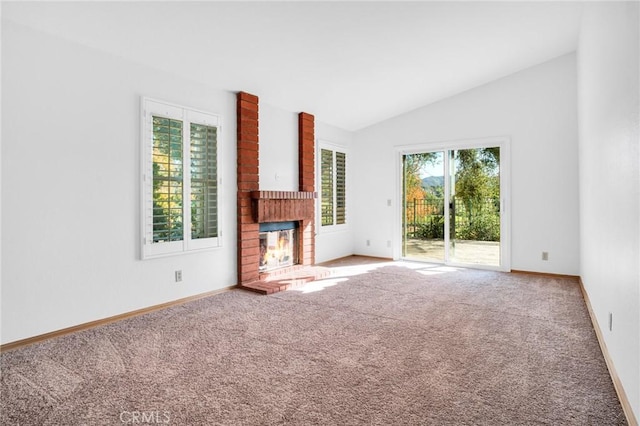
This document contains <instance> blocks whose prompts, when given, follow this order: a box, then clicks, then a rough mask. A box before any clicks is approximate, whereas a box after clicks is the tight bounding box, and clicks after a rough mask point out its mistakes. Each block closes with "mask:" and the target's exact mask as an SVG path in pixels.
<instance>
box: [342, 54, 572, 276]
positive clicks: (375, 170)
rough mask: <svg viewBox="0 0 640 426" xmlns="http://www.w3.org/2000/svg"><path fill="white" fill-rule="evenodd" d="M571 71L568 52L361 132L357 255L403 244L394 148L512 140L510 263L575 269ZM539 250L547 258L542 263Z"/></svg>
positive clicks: (357, 141)
mask: <svg viewBox="0 0 640 426" xmlns="http://www.w3.org/2000/svg"><path fill="white" fill-rule="evenodd" d="M575 67H576V64H575V55H573V54H571V55H566V56H562V57H560V58H557V59H555V60H552V61H549V62H547V63H544V64H541V65H539V66H536V67H533V68H529V69H527V70H524V71H521V72H519V73H516V74H513V75H511V76H508V77H505V78H502V79H500V80H497V81H495V82H492V83H489V84H487V85H484V86H481V87H478V88H476V89H473V90H470V91H467V92H464V93H462V94H460V95H457V96H454V97H452V98H448V99H446V100H443V101H441V102H437V103H434V104H431V105H428V106H425V107H423V108H420V109H418V110H415V111H413V112H410V113H407V114H404V115H402V116H399V117H396V118H393V119H390V120H387V121H384V122H382V123H379V124H376V125H374V126H371V127H369V128H367V129H364V130H361V131H359V132H357V133H356V137H355V144H354V150H353V151H354V153H353V157H354V158H355V159H356V164H355V167H354V168H355V171H354V175H355V179H354V183H353V186H354V189H353V191H354V193H355V194H357V197H358V202H357V204H356V206H355V216H356V217H357V221H356V227H355V230H354V232H355V234H354V237H355V242H354V245H355V252H356V253H358V254H365V255H373V256H383V257H392V256H393V249H392V248H389V247H388V241H392V244H396V243H397V242H396V241H395V240H394V238H396V234H397V232H394V226H396V225H395V224H394V218H395V215H394V213H395V211H394V209H397V208H399V207H397V206H398V205H399V203H400V200H399V195H400V194H398V193H397V191H396V173H397V172H396V164H395V158H396V157H395V155H394V148H395V147H397V146H400V145H408V144H425V143H438V142H445V141H455V140H468V139H475V138H487V137H495V136H508V137H509V138H510V139H511V161H512V162H511V178H512V179H511V208H512V209H511V212H512V216H511V218H512V222H511V225H512V227H511V230H512V239H511V242H512V256H511V267H512V268H513V269H519V270H528V271H539V272H549V273H560V274H572V275H577V274H578V271H579V254H578V163H577V117H576V68H575ZM388 200H392V203H391V204H392V206H391V207H389V206H388V205H387V204H388ZM366 240H370V241H371V244H370V246H366V244H365V242H366ZM542 251H548V252H549V257H550V258H549V261H542V260H541V252H542Z"/></svg>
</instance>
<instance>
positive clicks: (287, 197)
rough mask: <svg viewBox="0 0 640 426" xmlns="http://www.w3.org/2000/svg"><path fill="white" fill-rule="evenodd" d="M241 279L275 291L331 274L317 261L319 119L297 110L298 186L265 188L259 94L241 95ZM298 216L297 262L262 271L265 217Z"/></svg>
mask: <svg viewBox="0 0 640 426" xmlns="http://www.w3.org/2000/svg"><path fill="white" fill-rule="evenodd" d="M237 101H238V103H237V120H238V127H237V132H238V147H237V150H238V161H237V177H238V199H237V202H238V285H239V286H240V287H242V288H246V289H248V290H253V291H258V292H260V293H263V294H270V293H274V292H276V291H282V290H286V289H287V288H291V287H292V286H295V285H299V284H303V283H306V282H309V281H313V280H315V279H318V278H321V277H326V276H328V270H327V269H326V268H322V267H316V266H313V265H314V263H315V213H314V211H315V210H314V207H315V201H314V200H315V198H316V193H315V192H314V189H315V134H314V132H315V130H314V128H315V123H314V117H313V115H311V114H307V113H304V112H302V113H300V114H299V115H298V173H299V174H298V176H299V177H298V189H299V190H298V191H269V190H267V191H264V190H260V177H259V176H260V175H259V170H260V155H259V152H260V143H259V132H258V128H259V126H258V123H259V121H258V120H259V100H258V97H257V96H255V95H252V94H249V93H245V92H240V93H238V95H237ZM284 221H297V222H298V225H299V226H298V237H297V238H298V250H297V251H298V263H299V264H298V265H294V266H292V267H288V268H282V269H278V270H275V271H270V272H265V273H260V272H259V265H260V247H259V244H260V243H259V232H260V231H259V229H260V223H267V222H284Z"/></svg>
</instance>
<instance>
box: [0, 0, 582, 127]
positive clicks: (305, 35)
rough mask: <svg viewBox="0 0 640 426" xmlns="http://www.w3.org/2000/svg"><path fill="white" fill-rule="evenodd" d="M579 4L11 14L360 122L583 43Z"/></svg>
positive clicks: (119, 8)
mask: <svg viewBox="0 0 640 426" xmlns="http://www.w3.org/2000/svg"><path fill="white" fill-rule="evenodd" d="M581 11H582V4H581V3H577V2H563V1H558V2H505V1H503V2H478V1H472V2H455V1H453V2H426V1H413V2H365V1H356V2H307V1H301V2H293V1H288V2H259V3H258V2H241V1H234V2H216V1H209V2H193V3H192V2H182V1H180V2H149V1H144V2H65V3H55V2H23V3H19V2H16V3H12V2H4V3H3V5H2V15H3V19H9V20H11V21H14V22H17V23H20V24H23V25H26V26H29V27H32V28H35V29H38V30H40V31H44V32H47V33H50V34H53V35H56V36H60V37H62V38H65V39H69V40H73V41H74V42H77V43H80V44H83V45H86V46H90V47H92V48H95V49H99V50H102V51H105V52H109V53H111V54H114V55H117V56H120V57H124V58H126V59H129V60H132V61H136V62H139V63H142V64H145V65H149V66H152V67H154V68H157V69H160V70H164V71H167V72H171V73H175V74H177V75H181V76H183V77H185V78H188V79H192V80H196V81H200V82H202V83H204V84H207V85H209V86H211V87H215V88H219V89H223V90H230V91H239V90H244V91H248V92H251V93H255V94H257V95H258V96H260V98H261V100H262V101H263V102H267V103H269V104H271V105H274V106H277V107H280V108H283V109H285V110H289V111H307V112H310V113H312V114H314V115H315V116H316V118H317V119H318V120H320V121H323V122H325V123H328V124H332V125H335V126H337V127H341V128H344V129H347V130H358V129H361V128H363V127H366V126H369V125H371V124H374V123H376V122H379V121H382V120H385V119H387V118H390V117H393V116H396V115H399V114H402V113H404V112H407V111H410V110H412V109H415V108H418V107H420V106H423V105H426V104H429V103H432V102H435V101H438V100H441V99H443V98H446V97H449V96H452V95H455V94H457V93H460V92H463V91H465V90H468V89H471V88H473V87H476V86H478V85H481V84H484V83H487V82H490V81H492V80H495V79H498V78H500V77H503V76H506V75H509V74H511V73H513V72H516V71H519V70H521V69H524V68H527V67H530V66H533V65H536V64H538V63H541V62H544V61H547V60H550V59H552V58H555V57H558V56H561V55H563V54H567V53H570V52H573V51H575V49H576V46H577V40H578V34H579V28H580V17H581Z"/></svg>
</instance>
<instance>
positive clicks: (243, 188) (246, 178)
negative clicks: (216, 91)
mask: <svg viewBox="0 0 640 426" xmlns="http://www.w3.org/2000/svg"><path fill="white" fill-rule="evenodd" d="M258 112H259V111H258V97H257V96H255V95H251V94H249V93H246V92H239V93H238V94H237V120H238V123H237V132H238V146H237V150H238V161H237V177H238V284H244V283H248V282H252V281H257V280H258V278H259V275H258V268H259V267H260V247H259V245H260V238H259V224H258V223H257V222H255V221H254V219H253V214H252V207H251V203H252V200H251V191H258V190H259V189H260V178H259V176H260V175H259V166H260V160H259V149H258V148H259V137H258Z"/></svg>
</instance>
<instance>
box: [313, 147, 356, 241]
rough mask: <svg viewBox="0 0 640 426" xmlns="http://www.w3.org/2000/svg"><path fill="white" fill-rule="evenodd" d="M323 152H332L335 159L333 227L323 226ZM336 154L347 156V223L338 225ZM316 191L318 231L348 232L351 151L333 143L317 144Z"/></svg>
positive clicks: (345, 186)
mask: <svg viewBox="0 0 640 426" xmlns="http://www.w3.org/2000/svg"><path fill="white" fill-rule="evenodd" d="M322 150H328V151H331V152H332V154H333V155H332V159H333V185H332V192H333V224H332V225H323V224H322ZM336 152H338V153H341V154H343V155H344V156H345V162H344V163H345V165H344V180H345V184H344V194H345V197H344V199H345V202H344V204H345V206H344V217H345V221H344V223H341V224H338V223H337V216H338V214H337V207H338V203H337V196H338V190H337V185H338V182H337V174H338V170H337V167H336V163H337V156H336ZM316 182H317V184H316V191H317V192H318V198H317V209H316V212H317V219H316V220H317V222H316V223H317V226H316V229H317V230H318V232H320V233H324V232H336V231H343V230H346V229H347V228H348V227H349V208H348V206H349V202H348V199H349V196H348V188H349V150H348V149H347V148H346V147H345V146H343V145H338V144H335V143H331V142H326V141H321V140H319V141H318V144H317V152H316Z"/></svg>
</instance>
